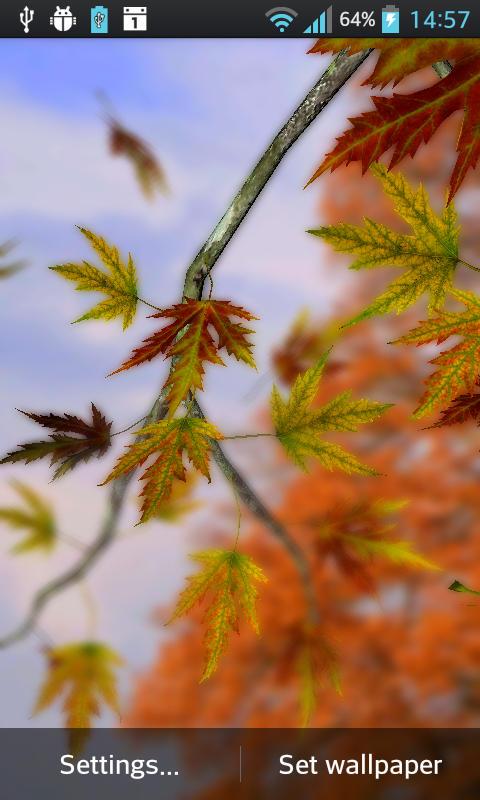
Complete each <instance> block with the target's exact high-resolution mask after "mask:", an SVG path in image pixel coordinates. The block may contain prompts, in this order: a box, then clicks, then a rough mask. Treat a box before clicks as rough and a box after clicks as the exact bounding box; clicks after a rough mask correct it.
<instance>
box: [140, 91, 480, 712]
mask: <svg viewBox="0 0 480 800" xmlns="http://www.w3.org/2000/svg"><path fill="white" fill-rule="evenodd" d="M414 80H419V81H420V82H423V85H424V83H425V75H420V76H419V77H418V78H415V79H414ZM347 91H348V92H355V85H353V86H349V87H348V89H347ZM457 125H458V120H457V119H456V118H455V117H454V118H452V120H450V121H449V122H448V123H446V124H444V125H443V126H442V128H441V130H440V131H439V132H438V133H437V134H436V136H435V137H434V140H433V142H432V144H431V145H430V146H429V147H428V148H427V149H424V150H422V149H420V151H419V153H418V155H417V157H416V159H415V160H414V161H411V162H407V163H406V164H403V165H402V171H403V172H404V173H405V174H406V176H407V178H409V179H410V180H411V181H412V182H413V183H414V184H415V183H416V182H418V181H419V180H422V181H423V182H424V183H425V185H426V187H427V189H428V191H429V192H430V195H431V198H432V202H433V205H434V207H436V208H439V207H440V206H441V203H442V201H443V199H444V192H445V186H446V185H447V182H448V176H449V174H450V171H451V168H452V163H453V160H454V157H455V154H454V150H453V147H452V139H453V138H454V136H455V130H456V126H457ZM478 181H479V178H478V171H477V172H472V173H471V175H470V176H469V178H468V181H467V182H466V184H465V188H464V189H463V191H462V195H461V196H460V197H459V198H458V203H457V205H458V207H459V212H460V220H461V223H462V235H461V242H462V251H463V252H464V254H465V256H464V257H465V258H469V259H474V258H476V259H477V260H478V258H479V257H480V247H479V243H478V242H479V240H478V233H477V226H478V223H477V222H476V213H475V206H474V204H473V203H472V202H471V199H472V197H474V198H477V199H478ZM322 189H323V191H322V195H321V197H320V200H319V208H318V210H319V219H320V222H321V224H323V225H326V224H333V223H338V222H339V221H343V222H352V223H358V222H360V221H361V219H362V217H363V216H364V215H370V216H374V217H375V219H378V220H380V221H382V222H384V223H386V224H388V225H390V226H392V227H394V228H395V227H396V228H397V229H399V230H401V228H400V227H399V223H398V218H397V217H396V215H395V214H394V213H393V210H392V207H391V205H390V204H389V201H388V200H386V199H385V197H384V195H383V194H382V192H381V189H380V188H379V185H378V182H376V181H375V179H374V178H372V177H371V176H370V175H366V176H364V177H363V178H361V174H360V169H359V167H358V165H352V166H350V167H348V168H342V169H339V170H337V171H336V172H335V173H333V174H332V175H330V176H328V177H325V178H324V179H323V181H322ZM325 252H326V255H325V256H322V257H325V258H327V259H328V261H329V264H328V268H329V269H331V270H332V271H333V270H335V271H336V272H339V271H342V270H344V271H345V291H344V292H342V298H341V299H340V301H339V304H338V307H337V308H335V309H332V316H331V318H330V319H328V320H326V319H322V320H319V321H317V322H315V321H314V320H315V313H316V310H315V307H312V308H311V309H310V312H311V316H310V318H308V316H305V315H304V316H300V317H299V318H298V319H297V320H296V321H295V322H294V323H293V326H292V328H291V330H290V331H286V334H285V340H284V342H283V345H281V346H280V347H278V348H277V349H276V351H275V352H274V353H273V354H272V369H273V371H274V372H275V373H276V379H277V380H278V381H281V382H283V384H284V385H288V384H291V382H292V381H293V380H294V378H295V376H296V375H297V374H298V372H300V371H302V370H304V369H305V368H306V367H308V366H310V365H311V364H312V363H313V362H314V360H315V358H317V357H318V354H319V352H322V351H323V350H324V349H325V347H327V346H329V345H330V344H331V343H332V342H334V341H335V340H336V335H337V334H336V332H337V331H338V327H339V324H341V320H342V318H343V317H347V316H348V315H351V314H352V313H354V312H355V311H356V310H358V308H360V307H361V304H362V302H363V301H364V300H367V299H370V298H371V297H372V295H373V288H374V286H375V291H377V292H378V289H379V288H382V286H381V285H380V287H379V283H381V281H383V280H385V282H386V281H387V279H388V277H389V276H388V274H387V275H386V276H385V278H384V277H382V276H381V275H379V273H378V271H375V270H372V271H370V272H364V273H361V274H359V273H351V274H350V275H349V274H348V273H347V272H346V264H347V263H348V262H347V259H343V258H341V257H339V256H337V255H335V254H333V253H331V252H329V251H325ZM386 272H388V271H386ZM474 279H475V276H473V280H474ZM465 280H466V281H467V282H468V281H472V277H471V275H467V276H465ZM319 289H321V284H320V279H319ZM419 311H420V313H419ZM423 312H424V309H419V307H418V306H417V307H416V308H415V311H414V314H411V315H410V317H408V315H407V319H405V317H403V318H402V320H401V321H398V322H397V321H396V320H385V319H375V320H374V321H373V322H368V323H365V322H364V323H362V325H361V326H360V327H358V326H357V327H355V328H354V329H353V330H348V331H346V332H344V333H343V334H342V337H341V339H339V340H338V342H336V343H335V348H334V352H333V354H332V356H331V358H330V365H329V367H328V368H327V371H326V373H325V378H324V380H323V386H322V390H321V395H320V396H319V401H321V402H324V401H325V400H328V399H329V398H330V397H331V396H333V395H334V394H336V393H338V392H340V391H344V390H347V389H352V390H353V392H354V393H355V394H361V395H362V396H367V397H372V398H375V399H377V400H380V401H385V402H395V403H396V405H395V408H394V409H392V410H391V411H390V412H389V413H388V414H387V415H386V416H385V418H383V419H381V420H380V421H378V422H377V423H376V424H375V425H374V426H370V427H369V428H368V430H367V431H364V432H362V434H356V435H355V447H356V452H357V453H358V455H359V456H360V457H361V458H362V457H366V458H367V457H368V461H369V463H371V464H372V465H373V466H375V467H376V468H377V469H378V470H379V471H380V472H381V473H382V477H380V478H378V479H376V480H375V481H372V480H368V479H363V478H357V477H351V476H350V477H349V476H346V475H343V474H341V473H333V474H329V473H327V472H325V470H322V469H321V468H318V469H314V470H313V472H312V473H311V474H309V475H301V476H300V477H299V476H298V473H296V472H295V471H294V470H293V469H291V468H290V467H289V466H288V465H287V464H286V462H285V461H284V460H283V459H281V458H280V456H279V454H278V451H277V449H272V451H271V452H269V454H268V456H266V455H265V444H264V443H262V444H261V446H260V447H261V452H260V451H259V450H257V445H256V444H253V445H252V447H251V449H250V450H249V458H250V463H251V469H252V471H255V464H256V463H257V460H258V459H261V460H262V462H265V459H266V458H267V459H269V464H270V472H269V480H268V484H267V485H266V486H264V488H263V492H264V493H265V496H266V497H268V498H269V501H270V505H272V506H273V507H274V508H275V511H276V514H277V516H278V518H279V519H280V520H281V521H282V522H283V523H284V524H285V525H286V526H287V527H288V528H289V530H290V531H291V533H292V535H293V536H295V538H296V539H297V541H298V542H299V543H300V544H301V546H302V548H304V549H305V551H306V552H307V553H308V557H309V560H310V563H311V565H312V572H313V574H314V578H315V586H316V592H317V598H318V605H319V609H320V617H321V621H320V626H319V628H318V630H313V631H312V630H308V629H306V628H305V626H304V619H305V613H304V612H305V609H304V600H303V593H302V591H301V588H300V586H299V583H298V575H297V573H296V572H295V570H294V567H293V566H292V564H291V562H290V561H289V559H288V556H286V555H285V553H284V552H283V551H282V550H281V549H280V548H279V547H278V545H277V544H276V543H275V542H274V541H272V539H271V537H270V536H269V534H268V533H267V532H266V531H264V530H263V529H262V527H261V526H259V525H258V523H256V522H255V521H253V520H252V521H251V522H246V524H245V526H244V532H243V534H242V551H243V552H246V553H248V554H249V555H251V556H252V557H253V558H254V559H255V561H256V562H257V563H259V564H260V565H261V567H262V568H263V569H264V571H265V573H266V574H267V576H268V577H269V579H270V580H269V583H268V584H267V585H266V586H265V587H263V588H262V592H261V597H260V601H259V613H260V620H261V627H262V638H261V639H258V638H257V637H256V636H255V635H254V634H253V633H252V632H250V631H249V630H248V629H247V628H242V630H241V635H240V636H238V637H234V639H233V640H232V642H231V646H230V648H229V650H228V652H227V653H226V655H225V657H224V659H223V661H222V663H221V665H220V668H219V670H218V673H217V675H216V676H215V677H214V678H213V680H211V681H209V682H208V683H206V684H201V685H199V683H198V669H197V665H198V663H199V661H200V660H201V659H202V627H201V619H202V611H201V609H199V610H198V612H197V613H196V615H194V616H193V617H192V618H191V619H189V620H188V621H186V622H185V623H182V625H179V626H177V627H176V628H175V629H173V630H172V631H171V633H170V638H169V639H168V640H166V643H165V640H163V642H162V644H161V645H160V647H159V651H158V655H157V658H156V659H155V662H154V664H153V665H152V666H151V668H150V669H149V670H147V671H146V673H145V674H143V675H142V676H141V677H140V678H138V680H137V682H136V684H135V686H134V687H133V694H132V700H131V705H130V711H129V713H128V714H127V715H126V717H125V719H124V724H125V725H127V726H138V727H148V726H152V727H164V726H166V727H172V726H177V727H202V726H247V727H249V726H252V727H253V726H258V727H270V726H271V727H282V726H285V727H289V726H297V725H299V724H301V723H302V721H306V720H307V719H309V720H310V724H312V725H314V726H345V727H348V726H393V727H397V726H398V727H402V726H419V727H422V726H431V727H434V726H439V727H440V726H476V725H478V724H479V720H480V683H479V681H478V663H479V660H480V640H479V637H478V607H477V605H478V604H477V603H476V602H475V600H474V599H472V598H471V597H469V596H468V595H459V594H455V593H452V592H448V591H447V588H448V586H449V583H450V582H451V580H452V579H453V578H459V579H461V580H462V581H464V582H465V583H467V584H469V585H472V586H474V587H480V493H479V491H478V481H479V476H480V455H479V449H480V435H478V433H477V431H476V427H475V425H474V424H473V423H468V424H465V425H463V426H461V427H457V428H456V427H453V428H442V429H430V430H427V429H422V427H423V426H424V425H425V424H430V423H429V421H427V422H423V423H419V422H416V421H413V420H412V419H411V417H410V415H411V413H412V411H413V409H414V408H415V404H416V401H417V399H418V397H419V396H420V394H421V388H422V380H423V378H424V377H425V375H426V374H427V373H428V370H429V369H430V368H429V367H428V364H427V361H428V359H429V358H430V357H432V355H433V352H434V349H433V348H432V353H431V354H430V353H428V354H427V353H425V352H422V351H421V350H415V349H412V348H406V347H401V346H397V347H393V346H391V345H387V344H385V342H387V341H389V340H391V339H393V338H395V337H396V336H398V335H400V334H401V333H402V332H404V331H406V330H408V328H409V327H410V325H409V323H410V322H412V323H414V322H415V321H416V320H418V319H419V318H423V316H422V315H423ZM312 320H313V321H312ZM260 413H262V412H260ZM433 421H434V420H432V422H433ZM348 439H349V435H345V443H346V445H347V446H348ZM262 469H263V466H262ZM402 501H405V503H402ZM390 526H391V528H392V529H391V530H390ZM212 529H213V530H214V531H216V533H215V534H214V535H213V537H212V535H210V534H207V533H205V534H204V540H205V541H204V544H208V545H209V546H212V545H220V546H221V545H225V544H228V542H229V541H230V536H231V530H230V527H229V526H228V524H225V530H224V531H223V530H222V523H221V518H220V521H219V517H218V516H217V517H215V516H214V515H212ZM204 530H205V531H208V525H206V526H204ZM212 538H213V539H214V541H213V542H212ZM359 540H361V541H360V542H359ZM379 541H380V542H383V543H385V542H389V543H390V544H391V543H395V542H396V543H398V542H401V543H402V544H401V546H399V545H398V544H397V546H396V548H395V547H394V548H392V547H390V548H389V547H388V545H385V544H384V545H383V546H382V545H379ZM405 543H406V544H405ZM410 547H412V548H413V549H414V550H415V551H416V552H418V553H421V554H422V556H424V557H425V558H426V559H428V560H429V561H431V562H434V563H435V564H437V565H438V566H439V567H440V568H441V569H442V570H445V571H446V572H445V571H443V572H442V571H441V572H435V571H425V570H416V569H412V568H411V566H405V563H401V562H408V560H409V559H408V556H409V553H410V554H411V551H410V549H409V548H410ZM399 550H400V552H399ZM411 561H412V562H413V561H414V558H413V556H412V558H411ZM397 562H400V563H397ZM412 566H415V565H414V564H413V563H412ZM418 566H420V567H421V566H422V564H421V563H419V564H418ZM167 616H168V610H165V609H161V610H160V611H158V612H157V613H156V619H157V620H158V621H159V624H162V623H163V622H164V621H165V619H166V618H167ZM337 659H338V664H339V666H340V672H341V687H342V695H339V694H338V693H336V692H335V691H333V690H332V689H331V688H330V687H329V686H328V683H329V682H331V679H332V678H333V682H334V683H335V682H336V679H337ZM322 682H323V685H322Z"/></svg>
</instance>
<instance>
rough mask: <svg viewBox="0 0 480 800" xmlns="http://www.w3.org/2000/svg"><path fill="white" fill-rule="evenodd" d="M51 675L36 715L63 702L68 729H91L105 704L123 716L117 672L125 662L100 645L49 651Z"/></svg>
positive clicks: (44, 684) (87, 644)
mask: <svg viewBox="0 0 480 800" xmlns="http://www.w3.org/2000/svg"><path fill="white" fill-rule="evenodd" d="M47 657H48V671H47V675H46V677H45V680H44V681H43V684H42V685H41V687H40V691H39V694H38V697H37V701H36V704H35V708H34V714H38V713H39V712H41V711H44V710H45V709H46V708H48V707H49V706H50V705H52V703H54V702H55V700H57V699H58V698H63V711H64V714H65V727H67V728H90V726H91V722H92V717H95V716H98V715H99V714H100V710H101V704H102V702H103V703H105V705H106V706H108V707H109V708H111V709H112V711H114V712H115V713H116V714H118V715H119V714H120V710H119V703H118V692H117V681H116V677H115V672H114V670H115V669H116V668H117V667H119V666H121V664H122V659H121V658H120V656H119V655H117V653H115V651H114V650H112V649H110V647H107V646H106V645H104V644H100V643H97V642H81V643H78V644H77V643H75V644H68V645H63V646H62V647H55V648H51V649H49V650H48V651H47Z"/></svg>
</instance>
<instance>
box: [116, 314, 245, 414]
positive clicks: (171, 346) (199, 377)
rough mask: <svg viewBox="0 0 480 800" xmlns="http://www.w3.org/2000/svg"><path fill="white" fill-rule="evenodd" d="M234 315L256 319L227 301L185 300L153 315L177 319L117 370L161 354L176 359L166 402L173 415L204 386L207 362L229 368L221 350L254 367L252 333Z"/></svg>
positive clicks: (151, 338)
mask: <svg viewBox="0 0 480 800" xmlns="http://www.w3.org/2000/svg"><path fill="white" fill-rule="evenodd" d="M235 317H237V318H240V319H245V320H253V319H256V317H254V316H253V315H252V314H250V313H249V312H248V311H245V309H244V308H241V307H240V306H235V305H233V304H232V303H230V301H229V300H187V301H186V302H185V303H178V304H177V305H174V306H172V307H171V308H167V309H165V310H164V311H161V312H160V313H158V314H153V318H154V319H159V318H161V319H165V318H172V319H173V320H174V322H171V323H170V324H169V325H166V326H165V327H164V328H162V329H161V330H159V331H157V332H156V333H154V334H153V335H152V336H150V337H149V338H148V339H146V340H145V341H144V343H143V345H142V346H141V347H139V348H138V349H137V350H134V352H133V354H132V356H131V358H129V359H128V361H126V362H125V363H124V364H122V366H121V367H120V368H119V369H117V370H116V371H115V373H113V374H116V373H117V372H122V371H123V370H127V369H130V368H131V367H136V366H138V365H139V364H143V363H144V362H145V361H151V360H152V358H155V356H157V355H159V354H160V353H161V354H162V355H163V356H164V357H165V358H171V359H173V363H172V369H171V371H170V375H169V377H168V379H167V382H166V387H167V388H168V396H167V403H168V405H169V413H170V415H171V416H172V415H173V414H174V413H175V410H176V409H177V408H178V406H179V405H180V403H181V402H182V401H183V400H184V399H185V398H186V397H187V395H188V393H189V392H190V391H195V390H197V389H203V375H204V372H205V370H204V364H205V363H210V364H219V365H221V366H225V364H224V362H223V361H222V359H221V357H220V355H219V351H220V350H222V349H223V348H225V350H226V351H227V353H228V354H229V355H233V356H235V358H236V359H237V361H243V362H245V364H248V365H249V366H250V367H253V368H255V362H254V360H253V356H252V352H251V351H252V347H253V345H252V344H251V342H249V341H248V338H247V337H248V335H249V334H251V333H253V331H252V330H250V329H249V328H246V327H245V325H243V324H242V323H240V322H234V321H233V319H234V318H235ZM212 332H213V333H215V335H216V338H214V337H213V335H212Z"/></svg>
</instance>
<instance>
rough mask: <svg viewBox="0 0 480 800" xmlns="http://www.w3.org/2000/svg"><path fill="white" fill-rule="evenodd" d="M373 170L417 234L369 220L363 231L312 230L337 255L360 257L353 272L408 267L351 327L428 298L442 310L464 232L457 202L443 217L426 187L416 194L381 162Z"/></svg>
mask: <svg viewBox="0 0 480 800" xmlns="http://www.w3.org/2000/svg"><path fill="white" fill-rule="evenodd" d="M371 169H372V172H373V173H374V175H376V177H377V178H378V179H379V180H380V182H381V184H382V186H383V189H384V191H385V194H387V195H388V197H391V198H392V200H393V204H394V208H395V210H396V212H397V213H398V214H399V216H400V217H402V219H403V220H405V222H407V223H408V224H409V225H410V227H411V228H412V233H411V234H401V233H396V232H395V231H392V230H390V228H387V227H386V226H385V225H383V224H382V223H380V222H375V221H374V220H372V219H369V218H368V217H367V218H365V221H364V226H363V227H359V226H356V225H347V224H340V225H329V226H327V227H323V228H320V229H318V230H311V231H309V233H312V234H313V235H315V236H319V237H321V238H322V239H324V240H325V241H326V242H328V243H329V244H331V245H332V246H333V248H334V249H335V250H336V251H337V252H340V253H348V254H350V255H354V256H355V257H356V258H355V260H354V262H353V263H352V264H351V266H350V269H354V270H360V269H372V268H375V267H385V266H387V267H404V268H405V271H404V272H403V274H402V275H401V276H400V277H399V278H397V279H396V280H394V281H393V282H392V283H391V284H390V286H389V287H388V288H387V289H386V291H385V292H383V293H382V294H381V295H379V297H377V298H376V299H375V300H374V301H373V303H372V304H371V305H369V306H368V307H367V308H366V309H365V310H364V311H362V312H361V313H360V314H358V315H357V316H355V317H354V318H353V319H351V320H350V321H349V322H347V324H346V325H347V326H348V325H354V324H356V323H357V322H360V321H361V320H364V319H369V318H370V317H373V316H376V315H377V314H388V313H389V312H395V313H396V314H400V313H402V312H403V311H405V310H406V309H407V308H409V307H410V306H412V305H413V304H414V303H416V302H417V300H419V299H420V297H421V296H422V295H424V294H426V295H427V296H428V298H429V300H428V306H429V311H430V312H432V311H435V310H438V309H439V308H441V307H442V306H443V305H444V303H445V298H446V296H447V293H448V291H449V290H450V288H451V287H452V281H453V276H454V272H455V268H456V266H457V264H458V261H459V257H458V235H459V230H458V221H457V214H456V211H455V208H454V205H453V203H450V205H448V206H445V208H444V209H443V212H442V214H441V216H437V215H436V214H435V213H434V211H433V210H432V208H431V206H430V203H429V200H428V196H427V193H426V191H425V189H424V188H423V186H421V185H420V187H419V188H418V189H417V191H414V190H413V189H412V188H411V187H410V186H409V184H408V183H407V181H406V179H405V178H404V177H403V175H400V174H399V173H397V174H393V173H391V172H388V171H387V169H386V167H384V166H383V165H382V164H375V165H374V166H372V167H371Z"/></svg>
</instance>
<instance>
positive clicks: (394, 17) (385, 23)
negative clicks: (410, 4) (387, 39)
mask: <svg viewBox="0 0 480 800" xmlns="http://www.w3.org/2000/svg"><path fill="white" fill-rule="evenodd" d="M382 33H400V9H399V8H396V6H385V8H382Z"/></svg>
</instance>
